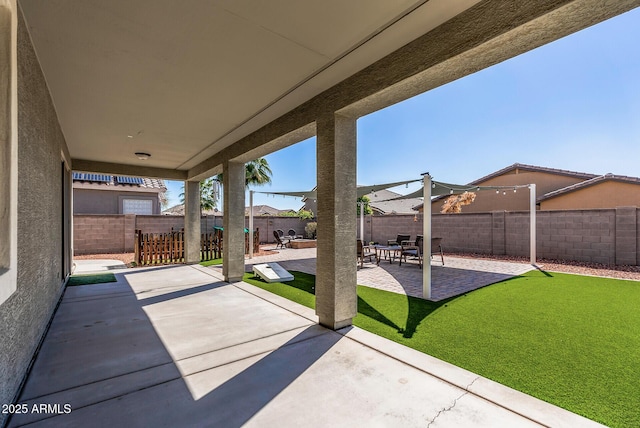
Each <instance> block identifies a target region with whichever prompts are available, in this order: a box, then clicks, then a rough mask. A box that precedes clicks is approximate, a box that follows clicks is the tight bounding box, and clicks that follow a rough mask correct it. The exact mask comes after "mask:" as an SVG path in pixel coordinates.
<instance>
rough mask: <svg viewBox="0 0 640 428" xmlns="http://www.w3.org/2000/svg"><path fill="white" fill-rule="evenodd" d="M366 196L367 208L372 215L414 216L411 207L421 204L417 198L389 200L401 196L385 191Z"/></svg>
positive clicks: (420, 200)
mask: <svg viewBox="0 0 640 428" xmlns="http://www.w3.org/2000/svg"><path fill="white" fill-rule="evenodd" d="M366 196H367V197H368V198H369V201H370V202H369V206H370V207H371V210H372V211H373V215H387V214H415V210H414V209H413V207H415V206H416V205H418V204H421V203H422V199H419V198H411V199H398V200H395V201H394V200H389V199H394V198H398V197H400V196H402V195H401V194H400V193H396V192H392V191H391V190H386V189H383V190H378V191H375V192H372V193H369V194H368V195H366Z"/></svg>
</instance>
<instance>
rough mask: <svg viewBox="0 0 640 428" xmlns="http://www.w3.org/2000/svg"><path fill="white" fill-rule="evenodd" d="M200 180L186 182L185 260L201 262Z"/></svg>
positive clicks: (186, 261) (187, 261) (190, 262)
mask: <svg viewBox="0 0 640 428" xmlns="http://www.w3.org/2000/svg"><path fill="white" fill-rule="evenodd" d="M200 234H201V231H200V182H198V181H185V182H184V240H185V244H184V261H185V263H189V264H193V263H200Z"/></svg>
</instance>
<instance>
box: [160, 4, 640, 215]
mask: <svg viewBox="0 0 640 428" xmlns="http://www.w3.org/2000/svg"><path fill="white" fill-rule="evenodd" d="M638 40H640V8H639V9H636V10H633V11H631V12H628V13H626V14H624V15H621V16H618V17H616V18H613V19H610V20H608V21H606V22H603V23H601V24H599V25H596V26H594V27H591V28H587V29H585V30H583V31H580V32H578V33H575V34H573V35H571V36H568V37H565V38H563V39H561V40H558V41H556V42H553V43H551V44H548V45H545V46H542V47H541V48H538V49H536V50H534V51H531V52H528V53H525V54H522V55H520V56H518V57H516V58H512V59H510V60H508V61H505V62H502V63H500V64H497V65H495V66H493V67H491V68H488V69H486V70H482V71H480V72H477V73H475V74H473V75H471V76H467V77H464V78H462V79H459V80H457V81H454V82H452V83H449V84H447V85H444V86H442V87H439V88H436V89H434V90H432V91H429V92H426V93H424V94H421V95H419V96H416V97H414V98H411V99H409V100H407V101H404V102H402V103H399V104H396V105H394V106H391V107H388V108H386V109H384V110H381V111H378V112H376V113H372V114H370V115H368V116H365V117H363V118H361V119H360V120H358V158H357V160H358V184H378V183H386V182H392V181H401V180H408V179H412V178H419V177H420V174H421V173H423V172H427V171H428V172H430V173H431V175H432V176H433V178H434V179H435V180H438V181H444V182H450V183H460V184H463V183H468V182H470V181H473V180H475V179H478V178H480V177H482V176H484V175H487V174H489V173H491V172H493V171H496V170H498V169H501V168H504V167H506V166H509V165H511V164H513V163H516V162H519V163H526V164H532V165H538V166H544V167H551V168H560V169H568V170H572V171H580V172H589V173H594V174H604V173H608V172H611V173H614V174H619V175H629V176H633V177H638V176H640V162H639V161H640V49H639V48H638V44H637V41H638ZM315 147H316V146H315V138H312V139H309V140H306V141H304V142H301V143H298V144H296V145H294V146H291V147H288V148H286V149H283V150H280V151H278V152H275V153H272V154H270V155H268V156H266V158H267V160H268V161H269V164H270V166H271V169H272V170H273V177H272V184H271V185H267V186H262V187H259V188H255V190H256V191H294V190H306V189H311V188H313V187H314V186H315V185H316V164H315ZM168 184H169V197H170V201H171V204H170V206H172V205H174V204H177V203H179V197H178V196H179V194H180V193H181V192H182V190H181V187H182V183H181V182H171V183H168ZM415 188H416V186H413V187H410V188H409V189H404V188H401V189H392V190H397V191H399V192H400V193H406V192H408V191H411V190H412V189H415ZM247 204H248V196H247ZM254 204H256V205H258V204H266V205H270V206H273V207H275V208H279V209H285V208H293V209H298V208H300V207H301V206H302V203H301V202H300V199H295V198H283V197H282V196H279V197H275V198H274V197H273V196H270V195H261V194H256V195H255V198H254Z"/></svg>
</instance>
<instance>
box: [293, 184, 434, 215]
mask: <svg viewBox="0 0 640 428" xmlns="http://www.w3.org/2000/svg"><path fill="white" fill-rule="evenodd" d="M313 190H316V188H314V189H313ZM365 196H367V197H368V198H369V201H370V202H369V206H370V207H371V210H372V211H373V215H387V214H415V210H414V209H413V208H414V207H415V206H416V205H419V204H422V199H420V198H412V199H398V200H395V201H394V200H390V199H394V198H397V197H400V196H402V195H401V194H400V193H396V192H392V191H391V190H386V189H382V190H377V191H375V192H371V193H369V194H367V195H365ZM302 202H304V206H303V207H302V209H305V210H309V211H311V212H313V213H314V215H315V214H316V213H317V209H318V202H317V200H315V199H310V198H303V199H302ZM355 204H356V203H355V202H354V206H355Z"/></svg>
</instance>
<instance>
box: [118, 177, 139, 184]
mask: <svg viewBox="0 0 640 428" xmlns="http://www.w3.org/2000/svg"><path fill="white" fill-rule="evenodd" d="M116 181H117V182H118V183H120V184H142V183H144V180H143V179H142V178H140V177H123V176H121V175H117V176H116Z"/></svg>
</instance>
